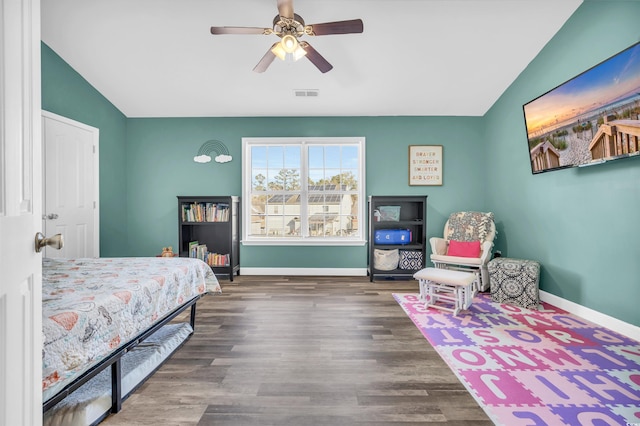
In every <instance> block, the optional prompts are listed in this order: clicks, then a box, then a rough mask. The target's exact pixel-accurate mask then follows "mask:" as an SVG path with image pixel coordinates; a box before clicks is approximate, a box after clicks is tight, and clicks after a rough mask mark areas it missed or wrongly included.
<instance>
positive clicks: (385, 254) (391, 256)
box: [373, 249, 400, 271]
mask: <svg viewBox="0 0 640 426" xmlns="http://www.w3.org/2000/svg"><path fill="white" fill-rule="evenodd" d="M399 260H400V254H399V252H398V249H394V250H381V249H375V250H374V251H373V267H374V268H375V269H379V270H381V271H393V270H394V269H397V268H398V262H399Z"/></svg>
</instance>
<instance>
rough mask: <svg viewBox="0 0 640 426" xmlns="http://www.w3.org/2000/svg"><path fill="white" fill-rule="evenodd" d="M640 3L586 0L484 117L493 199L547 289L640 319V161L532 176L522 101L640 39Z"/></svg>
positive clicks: (507, 245) (506, 231) (502, 225)
mask: <svg viewBox="0 0 640 426" xmlns="http://www.w3.org/2000/svg"><path fill="white" fill-rule="evenodd" d="M639 17H640V2H637V1H633V2H630V1H587V2H585V3H584V4H583V5H582V6H581V7H580V8H579V9H578V10H577V11H576V12H575V13H574V15H573V16H572V17H571V19H570V20H569V21H568V22H567V23H566V24H565V26H564V27H563V28H562V30H561V31H560V32H559V33H558V34H557V35H556V36H555V37H554V38H553V39H552V40H551V41H550V42H549V43H548V45H547V46H546V47H545V48H544V50H543V51H542V52H541V53H540V54H539V55H538V56H537V57H536V58H535V60H534V61H532V62H531V64H530V65H529V66H528V67H527V69H526V70H525V71H524V72H523V73H522V74H521V75H520V76H519V78H518V79H517V80H516V81H515V82H514V83H513V84H512V85H511V87H510V88H509V89H508V90H507V91H506V92H505V93H504V94H503V95H502V96H501V98H500V99H499V100H498V102H496V103H495V104H494V106H493V107H492V108H491V110H490V111H489V112H488V113H487V114H486V116H485V126H486V127H485V135H484V144H485V146H486V149H487V152H488V153H489V154H488V156H487V168H486V176H487V185H488V186H489V190H488V191H487V198H486V200H487V205H488V206H490V208H491V209H492V210H493V211H494V212H495V214H496V217H497V220H498V229H499V231H500V234H499V235H498V239H497V241H496V246H497V249H500V250H502V252H503V254H504V255H507V256H509V257H516V258H527V259H536V260H538V261H540V262H541V264H542V277H541V282H540V288H541V289H542V290H545V291H547V292H550V293H553V294H555V295H557V296H560V297H562V298H565V299H568V300H571V301H573V302H575V303H578V304H580V305H583V306H587V307H589V308H591V309H594V310H596V311H599V312H603V313H605V314H608V315H611V316H613V317H616V318H619V319H621V320H623V321H626V322H629V323H631V324H635V325H640V308H639V307H638V301H640V240H639V239H638V238H639V237H640V158H633V159H627V160H620V161H618V162H613V163H609V164H603V165H598V166H593V167H587V168H580V169H577V168H576V169H568V170H559V171H553V172H547V173H543V174H538V175H535V176H534V175H532V174H531V172H530V167H529V156H528V152H527V151H528V148H527V139H526V131H525V125H524V120H523V114H522V105H523V104H525V103H527V102H529V101H530V100H532V99H534V98H536V97H537V96H539V95H541V94H542V93H545V92H546V91H548V90H549V89H552V88H554V87H556V86H557V85H559V84H561V83H562V82H564V81H566V80H568V79H570V78H572V77H574V76H576V75H577V74H580V73H581V72H583V71H585V70H587V69H589V68H591V67H592V66H593V65H595V64H597V63H599V62H601V61H602V60H604V59H606V58H608V57H610V56H611V55H613V54H615V53H617V52H619V51H621V50H623V49H625V48H626V47H628V46H630V45H632V44H633V43H635V42H637V41H638V40H640V38H639V37H640V26H639V25H638V18H639Z"/></svg>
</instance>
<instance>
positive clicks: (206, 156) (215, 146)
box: [193, 140, 233, 163]
mask: <svg viewBox="0 0 640 426" xmlns="http://www.w3.org/2000/svg"><path fill="white" fill-rule="evenodd" d="M212 152H215V153H216V154H218V155H216V156H215V158H214V160H215V162H216V163H228V162H229V161H231V160H232V159H233V158H232V157H231V155H229V150H228V149H227V147H226V146H225V145H224V144H223V143H222V142H220V141H218V140H210V141H206V142H205V143H203V144H202V146H201V147H200V149H199V150H198V155H196V156H195V157H193V161H195V162H196V163H208V162H210V161H211V153H212Z"/></svg>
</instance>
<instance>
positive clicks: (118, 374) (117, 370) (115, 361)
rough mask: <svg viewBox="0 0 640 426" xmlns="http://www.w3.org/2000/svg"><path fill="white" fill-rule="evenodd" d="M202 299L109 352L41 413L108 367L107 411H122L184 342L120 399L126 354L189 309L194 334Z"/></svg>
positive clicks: (179, 308) (185, 305) (187, 304)
mask: <svg viewBox="0 0 640 426" xmlns="http://www.w3.org/2000/svg"><path fill="white" fill-rule="evenodd" d="M202 296H203V295H198V296H196V297H194V298H193V299H191V300H189V301H188V302H186V303H185V304H183V305H181V306H179V307H177V308H176V309H174V310H173V311H171V312H170V313H169V314H167V315H166V316H165V317H164V318H163V319H161V320H160V321H158V322H156V323H154V324H153V325H152V326H151V327H149V328H148V329H147V330H145V331H143V332H142V333H140V334H138V335H137V336H136V337H134V338H133V339H131V340H129V342H127V343H126V344H124V345H123V346H121V347H120V348H118V349H117V350H116V351H115V352H112V353H111V354H109V356H107V357H106V358H105V359H103V360H102V361H100V362H99V363H98V364H96V365H94V366H93V367H91V368H90V369H89V370H87V371H85V372H84V373H82V374H81V375H80V376H79V377H78V378H77V379H75V380H74V381H73V382H71V383H69V384H68V385H67V386H65V387H64V388H63V389H62V390H61V391H60V392H58V393H57V394H56V395H54V396H53V397H51V398H50V399H49V400H47V401H46V402H44V403H43V404H42V411H43V413H46V412H47V411H48V410H50V409H51V408H53V407H54V406H55V405H56V404H58V403H59V402H61V401H62V400H63V399H65V398H66V397H67V396H69V395H70V394H72V393H73V392H75V391H76V390H78V389H79V388H80V387H81V386H82V385H84V384H85V383H86V382H88V381H89V380H91V379H92V378H93V377H95V376H96V375H98V374H99V373H100V372H102V370H104V369H106V368H107V367H109V366H111V411H110V413H117V412H119V411H120V410H121V409H122V402H123V401H124V400H125V399H127V397H128V396H129V395H130V394H132V393H133V392H134V391H135V390H136V389H137V388H138V387H140V386H141V385H142V384H143V383H144V382H145V381H146V380H147V379H148V378H149V377H151V375H153V373H155V372H156V370H158V368H160V367H161V366H162V364H164V362H165V361H166V360H167V359H168V358H169V357H170V356H171V355H173V353H175V351H176V350H178V349H179V348H180V347H181V346H182V345H183V344H184V343H185V342H186V340H185V341H184V342H182V344H180V345H179V346H178V347H177V348H176V349H175V350H174V351H173V352H172V353H171V354H170V355H169V357H167V359H165V361H163V362H162V363H160V365H158V366H157V367H156V368H155V369H154V370H153V371H152V372H151V373H150V374H149V375H147V376H146V377H145V378H144V379H142V380H141V381H140V383H138V384H137V385H136V386H135V387H134V388H133V389H132V390H131V392H129V394H127V395H124V396H123V395H122V370H121V367H122V365H121V359H122V357H123V356H124V354H126V353H127V352H129V351H130V350H131V349H133V348H135V347H136V346H138V344H140V343H141V342H142V341H144V340H145V339H146V338H147V337H149V336H151V335H152V334H153V333H155V332H156V331H158V330H159V329H160V328H161V327H162V326H164V325H165V324H167V323H168V322H169V321H171V320H173V319H174V318H175V317H177V316H178V315H180V314H181V313H182V312H184V311H185V310H186V309H187V308H189V307H190V308H191V315H190V318H189V323H190V324H191V328H192V329H194V331H195V323H196V302H197V301H198V300H200V298H201V297H202ZM192 335H193V331H192V332H191V334H189V336H188V337H187V339H189V338H190V337H191V336H192ZM108 415H109V413H106V414H105V415H104V416H103V417H101V418H100V419H98V420H97V421H96V422H95V423H94V424H97V423H99V422H101V421H102V420H104V419H105V418H106V417H107V416H108Z"/></svg>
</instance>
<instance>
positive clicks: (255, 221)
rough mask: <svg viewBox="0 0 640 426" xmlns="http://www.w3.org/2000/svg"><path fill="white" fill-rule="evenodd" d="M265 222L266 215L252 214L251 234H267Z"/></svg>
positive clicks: (258, 235) (254, 235)
mask: <svg viewBox="0 0 640 426" xmlns="http://www.w3.org/2000/svg"><path fill="white" fill-rule="evenodd" d="M265 224H266V222H265V217H264V215H257V214H252V215H251V225H250V227H251V230H250V231H249V235H251V236H253V237H260V236H264V235H267V233H266V226H265Z"/></svg>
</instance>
